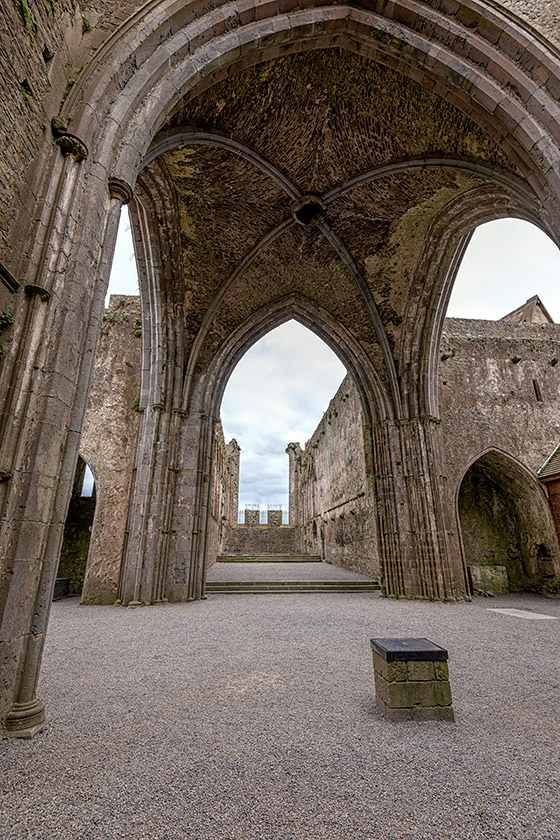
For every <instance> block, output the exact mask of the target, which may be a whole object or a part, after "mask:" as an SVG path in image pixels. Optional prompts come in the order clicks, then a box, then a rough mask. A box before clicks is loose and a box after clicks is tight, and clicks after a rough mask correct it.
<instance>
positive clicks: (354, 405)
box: [295, 377, 379, 578]
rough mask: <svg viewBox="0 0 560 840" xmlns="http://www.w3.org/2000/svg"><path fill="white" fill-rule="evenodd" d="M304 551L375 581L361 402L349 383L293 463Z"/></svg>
mask: <svg viewBox="0 0 560 840" xmlns="http://www.w3.org/2000/svg"><path fill="white" fill-rule="evenodd" d="M295 468H296V469H297V470H298V471H299V493H300V496H299V509H300V517H301V527H302V532H303V533H302V540H303V545H304V550H305V551H306V552H308V553H310V554H321V555H322V557H323V559H325V560H326V561H327V562H329V563H334V564H335V565H339V566H345V567H347V568H350V569H354V570H355V571H360V572H364V573H366V574H369V575H371V576H372V577H374V578H377V577H378V576H379V558H378V549H377V533H376V516H375V511H374V510H373V507H372V492H371V477H370V476H368V475H367V472H366V459H365V451H364V433H363V423H362V411H361V404H360V398H359V396H358V393H357V391H356V389H355V387H354V385H353V383H352V381H351V380H350V379H349V378H348V377H347V378H346V379H345V380H344V381H343V383H342V385H341V386H340V388H339V389H338V391H337V393H336V395H335V397H334V398H333V400H332V401H331V403H330V405H329V407H328V409H327V411H326V412H325V414H324V416H323V418H322V420H321V422H320V423H319V425H318V426H317V428H316V430H315V432H314V433H313V436H312V437H311V439H310V440H309V441H308V442H307V444H306V446H305V449H304V450H301V452H300V454H299V456H298V458H297V459H296V462H295Z"/></svg>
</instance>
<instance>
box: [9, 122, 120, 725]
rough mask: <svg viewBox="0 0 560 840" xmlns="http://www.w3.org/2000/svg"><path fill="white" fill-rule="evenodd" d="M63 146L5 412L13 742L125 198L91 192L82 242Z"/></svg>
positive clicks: (75, 176) (75, 154)
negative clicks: (13, 435)
mask: <svg viewBox="0 0 560 840" xmlns="http://www.w3.org/2000/svg"><path fill="white" fill-rule="evenodd" d="M63 140H64V137H62V138H58V140H57V142H58V143H59V146H60V148H61V151H62V154H63V161H64V162H63V165H62V166H61V167H59V173H58V188H57V191H56V195H55V196H54V200H53V204H52V206H51V207H50V208H49V209H48V223H47V235H46V237H45V242H44V245H43V246H42V250H41V252H40V254H39V255H38V258H37V262H36V274H35V275H34V279H35V283H34V284H30V285H29V286H27V287H26V291H27V293H28V295H29V297H30V304H29V313H28V321H29V330H28V334H27V335H26V336H25V339H24V341H22V346H21V351H20V359H19V360H18V364H16V366H15V371H16V372H17V374H18V375H19V378H18V379H17V380H14V383H13V384H14V389H16V392H18V393H19V395H20V396H19V401H16V403H15V404H14V405H13V406H12V407H11V408H10V411H12V412H13V414H12V417H11V419H12V423H13V426H14V428H17V429H18V432H17V439H14V440H13V441H12V450H11V451H12V459H13V473H12V478H11V483H10V488H9V492H8V496H7V499H6V501H5V504H4V507H3V510H2V522H1V536H0V540H1V542H2V546H3V550H4V557H5V560H4V571H5V572H6V578H5V581H6V584H7V589H6V591H5V601H4V611H3V616H2V635H1V639H2V641H1V643H0V644H1V648H2V651H1V659H2V665H3V669H2V670H3V686H2V691H1V694H2V696H3V697H5V696H6V694H8V693H10V692H11V694H12V697H13V701H12V705H11V708H10V709H9V711H8V713H7V715H6V728H7V730H8V732H9V733H10V734H12V735H17V736H20V737H31V736H32V735H33V734H35V732H37V731H39V729H41V728H42V726H44V724H45V723H46V721H47V717H46V714H45V708H44V704H43V703H42V701H41V700H39V699H38V698H37V696H36V687H37V681H38V677H39V669H40V664H41V657H42V652H43V646H44V641H45V634H46V629H47V624H48V619H49V614H50V607H51V602H52V594H53V589H54V582H55V578H56V572H57V567H58V560H59V556H60V548H61V544H62V537H63V533H64V522H65V519H66V512H67V509H68V503H69V500H70V494H71V489H72V483H73V478H74V474H75V469H76V463H77V459H78V447H79V439H80V430H81V424H82V420H83V414H84V411H85V407H86V401H87V393H88V389H89V384H90V381H91V375H92V371H93V362H94V358H95V350H96V347H97V341H98V338H99V331H100V326H101V321H102V316H103V305H104V299H105V294H106V290H107V284H108V277H109V270H110V263H111V257H112V253H113V250H114V245H115V240H116V235H117V229H118V223H119V217H120V210H121V205H122V203H123V201H126V200H129V198H130V195H131V192H130V188H129V187H128V186H127V185H126V184H124V183H122V182H120V181H119V182H117V181H114V182H110V186H109V196H107V195H106V194H105V195H103V192H102V190H103V181H101V180H98V181H95V182H94V186H93V188H92V189H91V190H90V200H92V201H93V202H94V204H93V205H92V207H91V215H90V218H89V225H87V226H86V228H85V229H84V230H83V232H82V234H81V236H82V237H83V238H80V234H79V233H78V227H77V220H78V218H79V216H80V212H79V208H80V206H81V204H82V202H83V196H82V192H83V189H84V183H83V173H82V171H81V165H80V164H81V161H82V160H84V159H85V158H86V157H87V149H86V148H85V146H84V144H83V143H81V142H80V141H79V140H78V138H75V137H74V138H70V140H71V142H69V143H68V144H64V143H63V142H62V141H63ZM91 177H93V176H91ZM105 183H106V182H105ZM90 186H91V184H90ZM92 270H93V272H94V273H93V275H92ZM28 374H29V375H28ZM22 410H23V413H22V415H21V417H20V416H19V412H20V411H22Z"/></svg>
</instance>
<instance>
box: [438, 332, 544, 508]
mask: <svg viewBox="0 0 560 840" xmlns="http://www.w3.org/2000/svg"><path fill="white" fill-rule="evenodd" d="M441 357H445V358H444V360H443V361H440V366H439V377H438V380H439V408H440V416H441V432H442V445H443V456H444V459H445V470H446V475H447V485H448V488H449V493H450V499H451V498H452V497H454V496H455V495H456V493H457V492H458V488H459V484H460V482H461V479H462V477H463V475H464V473H465V471H466V469H467V467H468V466H469V465H470V464H471V463H472V462H473V461H474V460H475V459H476V458H477V457H478V456H479V455H481V454H482V453H483V452H484V450H486V449H488V448H491V447H493V448H496V449H499V450H502V451H504V452H507V453H508V454H509V455H511V456H513V457H514V458H517V459H518V460H519V461H520V462H521V463H522V464H524V465H525V466H526V467H528V468H529V469H530V470H531V471H532V472H536V471H537V470H538V469H539V467H541V466H542V464H543V463H544V461H545V460H546V459H547V458H548V456H549V455H550V453H551V452H552V450H553V449H554V447H555V446H556V445H557V443H558V440H559V439H560V410H559V409H560V326H559V325H557V324H515V323H509V322H507V321H475V320H462V319H455V318H448V319H446V321H445V329H444V334H443V340H442V345H441ZM557 362H558V363H557ZM539 397H540V398H539Z"/></svg>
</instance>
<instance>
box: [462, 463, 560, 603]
mask: <svg viewBox="0 0 560 840" xmlns="http://www.w3.org/2000/svg"><path fill="white" fill-rule="evenodd" d="M457 509H458V519H459V522H460V528H461V536H462V542H463V548H464V553H465V561H466V563H467V567H469V566H470V567H472V577H473V584H474V586H475V588H479V589H483V590H486V589H488V590H495V591H497V592H501V591H507V590H508V589H509V590H510V591H512V592H520V591H525V592H536V591H546V590H547V588H550V584H551V583H552V582H553V581H554V579H555V574H557V573H558V543H557V538H556V533H555V529H554V524H553V521H552V517H551V513H550V508H549V505H548V502H547V499H546V496H545V494H544V492H543V489H542V487H541V486H540V484H539V482H538V480H537V479H536V477H535V476H533V475H531V474H530V473H529V471H528V470H527V469H526V468H525V467H523V466H522V465H521V464H519V463H518V462H517V461H515V460H514V459H513V458H510V457H509V456H507V455H506V454H505V453H503V452H498V451H496V450H491V451H489V452H486V453H485V454H483V455H481V456H480V457H479V458H477V460H476V461H475V462H474V463H473V464H471V466H470V467H469V469H468V470H467V471H466V473H465V475H464V477H463V480H462V482H461V486H460V489H459V494H458V500H457ZM484 581H486V584H485V583H484ZM477 584H478V585H477Z"/></svg>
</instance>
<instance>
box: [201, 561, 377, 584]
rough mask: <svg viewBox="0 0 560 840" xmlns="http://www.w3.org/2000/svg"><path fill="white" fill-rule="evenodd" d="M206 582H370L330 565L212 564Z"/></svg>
mask: <svg viewBox="0 0 560 840" xmlns="http://www.w3.org/2000/svg"><path fill="white" fill-rule="evenodd" d="M207 580H234V581H245V580H348V581H352V580H371V578H368V577H367V575H360V574H357V573H356V572H349V571H348V569H341V568H340V567H339V566H331V565H330V563H214V565H213V566H212V567H211V568H210V569H209V571H208V576H207Z"/></svg>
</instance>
